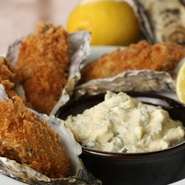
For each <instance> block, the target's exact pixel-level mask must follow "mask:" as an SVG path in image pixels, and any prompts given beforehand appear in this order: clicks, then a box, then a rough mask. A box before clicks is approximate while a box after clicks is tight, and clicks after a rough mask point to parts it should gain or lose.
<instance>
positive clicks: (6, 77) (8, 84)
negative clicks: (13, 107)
mask: <svg viewBox="0 0 185 185" xmlns="http://www.w3.org/2000/svg"><path fill="white" fill-rule="evenodd" d="M14 80H15V74H14V73H13V72H12V71H11V69H10V68H9V66H8V65H7V62H6V60H5V58H3V57H0V83H1V84H2V85H3V86H4V87H5V89H6V91H7V93H8V95H9V96H10V97H11V96H14V95H15V94H16V93H15V91H14V87H15V84H14Z"/></svg>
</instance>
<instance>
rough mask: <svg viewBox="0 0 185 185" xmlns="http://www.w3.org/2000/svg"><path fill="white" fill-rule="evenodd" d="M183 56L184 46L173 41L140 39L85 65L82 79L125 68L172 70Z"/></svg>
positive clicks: (114, 72)
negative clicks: (150, 42) (163, 41)
mask: <svg viewBox="0 0 185 185" xmlns="http://www.w3.org/2000/svg"><path fill="white" fill-rule="evenodd" d="M184 56H185V48H184V47H183V46H180V45H178V44H174V43H156V44H154V45H152V44H149V43H148V42H146V41H140V42H139V43H137V44H132V45H130V46H129V47H128V48H125V49H120V50H117V51H114V52H112V53H110V54H106V55H104V56H103V57H101V58H100V59H98V60H97V61H94V62H92V63H90V64H89V65H87V66H86V67H85V68H84V69H83V72H82V79H83V81H88V80H92V79H98V78H107V77H112V76H115V75H117V74H119V73H121V72H123V71H126V70H142V69H149V70H157V71H172V70H173V69H174V68H175V67H176V65H177V64H178V63H179V61H180V60H181V59H182V58H183V57H184Z"/></svg>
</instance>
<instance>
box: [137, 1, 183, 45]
mask: <svg viewBox="0 0 185 185" xmlns="http://www.w3.org/2000/svg"><path fill="white" fill-rule="evenodd" d="M134 2H135V5H136V7H137V12H138V15H139V21H140V24H141V30H142V31H143V34H144V35H145V37H146V38H147V40H149V41H151V42H162V41H170V42H176V43H179V44H185V22H184V16H185V3H184V1H183V0H162V1H156V0H134Z"/></svg>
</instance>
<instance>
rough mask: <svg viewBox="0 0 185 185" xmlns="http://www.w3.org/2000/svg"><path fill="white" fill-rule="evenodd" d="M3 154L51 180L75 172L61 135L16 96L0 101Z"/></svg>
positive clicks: (0, 134) (1, 152)
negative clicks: (60, 137)
mask: <svg viewBox="0 0 185 185" xmlns="http://www.w3.org/2000/svg"><path fill="white" fill-rule="evenodd" d="M0 155H1V156H4V157H7V158H9V159H12V160H15V161H17V162H19V163H21V164H26V165H28V166H29V167H31V168H33V169H35V170H37V171H38V172H40V173H42V174H45V175H46V176H48V177H52V178H58V177H66V176H68V175H70V174H71V170H72V167H71V162H70V159H69V157H68V154H67V153H66V151H65V148H64V146H63V144H61V141H60V139H59V136H58V135H57V134H56V133H55V132H54V131H53V130H52V129H51V128H50V127H49V126H48V125H47V124H46V123H44V122H43V121H41V120H40V119H39V118H38V117H37V115H35V114H34V113H33V112H31V111H30V110H29V109H28V108H27V107H25V105H24V104H23V102H22V100H21V99H20V98H19V97H17V96H15V97H14V98H12V99H7V100H3V101H2V100H0Z"/></svg>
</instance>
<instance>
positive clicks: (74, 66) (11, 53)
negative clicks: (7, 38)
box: [6, 31, 90, 115]
mask: <svg viewBox="0 0 185 185" xmlns="http://www.w3.org/2000/svg"><path fill="white" fill-rule="evenodd" d="M22 40H23V38H22V39H19V40H17V41H15V42H14V43H13V44H12V45H10V46H9V48H8V52H7V55H6V59H7V61H8V62H9V65H10V66H11V67H12V68H14V67H15V65H16V62H17V60H18V55H19V48H20V46H21V43H22ZM69 46H70V58H71V65H70V69H69V77H68V81H67V83H66V85H65V87H64V89H63V90H61V97H60V98H59V100H58V102H57V104H56V105H55V106H54V107H53V110H52V111H51V113H50V114H51V115H54V114H55V113H56V112H57V110H58V109H59V108H60V107H61V106H63V105H64V104H65V103H67V102H68V101H69V100H70V97H71V95H72V93H73V90H74V88H75V86H76V84H77V82H78V81H79V80H80V78H81V74H80V66H81V64H82V62H83V60H84V59H85V58H86V57H87V56H88V55H89V52H90V34H89V33H88V32H83V31H81V32H76V33H72V34H70V35H69ZM16 91H17V93H18V94H19V95H20V96H22V97H23V98H24V99H26V97H25V93H24V88H23V86H22V85H21V84H17V87H16Z"/></svg>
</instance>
